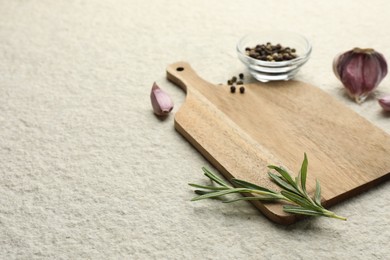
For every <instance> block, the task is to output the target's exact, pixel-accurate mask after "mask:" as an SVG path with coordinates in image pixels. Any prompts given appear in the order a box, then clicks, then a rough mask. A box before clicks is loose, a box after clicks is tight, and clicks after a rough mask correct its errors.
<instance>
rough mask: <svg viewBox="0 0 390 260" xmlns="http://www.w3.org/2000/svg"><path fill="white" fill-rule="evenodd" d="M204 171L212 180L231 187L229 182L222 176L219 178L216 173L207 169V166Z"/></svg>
mask: <svg viewBox="0 0 390 260" xmlns="http://www.w3.org/2000/svg"><path fill="white" fill-rule="evenodd" d="M202 170H203V172H204V175H206V176H207V177H209V178H210V179H211V180H213V181H215V182H216V183H218V184H219V185H221V186H224V187H230V186H229V185H228V184H226V182H224V181H223V180H222V179H221V178H219V177H218V176H217V175H215V174H214V173H212V172H210V171H209V170H208V169H206V168H205V167H203V168H202Z"/></svg>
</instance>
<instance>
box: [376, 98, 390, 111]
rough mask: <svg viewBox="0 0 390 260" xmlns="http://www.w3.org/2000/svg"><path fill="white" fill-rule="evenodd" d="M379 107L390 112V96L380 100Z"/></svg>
mask: <svg viewBox="0 0 390 260" xmlns="http://www.w3.org/2000/svg"><path fill="white" fill-rule="evenodd" d="M378 102H379V105H381V107H382V108H383V110H385V111H390V95H387V96H383V97H381V98H380V99H378Z"/></svg>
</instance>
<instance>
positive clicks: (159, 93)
mask: <svg viewBox="0 0 390 260" xmlns="http://www.w3.org/2000/svg"><path fill="white" fill-rule="evenodd" d="M150 100H151V102H152V107H153V111H154V113H155V114H156V115H158V116H165V115H168V114H169V112H171V111H172V109H173V101H172V99H171V98H170V96H169V95H168V94H167V93H166V92H165V91H163V90H162V89H161V88H160V87H159V86H158V85H157V84H156V82H154V83H153V86H152V91H151V93H150Z"/></svg>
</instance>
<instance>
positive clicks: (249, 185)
mask: <svg viewBox="0 0 390 260" xmlns="http://www.w3.org/2000/svg"><path fill="white" fill-rule="evenodd" d="M231 181H232V183H233V184H236V185H238V186H241V187H243V188H248V189H251V190H260V191H265V192H269V193H276V192H274V191H272V190H269V189H266V188H264V187H260V186H258V185H256V184H253V183H250V182H247V181H243V180H240V179H232V180H231Z"/></svg>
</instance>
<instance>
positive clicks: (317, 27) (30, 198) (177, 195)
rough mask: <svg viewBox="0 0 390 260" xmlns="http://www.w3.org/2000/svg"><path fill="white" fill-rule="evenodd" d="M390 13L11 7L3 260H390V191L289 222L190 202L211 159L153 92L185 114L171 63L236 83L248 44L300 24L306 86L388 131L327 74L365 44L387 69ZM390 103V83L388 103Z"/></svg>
mask: <svg viewBox="0 0 390 260" xmlns="http://www.w3.org/2000/svg"><path fill="white" fill-rule="evenodd" d="M389 9H390V3H389V2H388V1H385V0H383V1H376V0H374V1H370V2H367V1H343V2H340V1H326V2H325V1H324V2H316V3H314V2H313V1H309V0H307V1H294V2H291V3H285V2H282V1H274V0H272V1H271V0H270V1H246V2H245V3H243V2H239V1H216V0H212V1H203V0H200V1H196V2H194V1H134V0H132V1H81V0H79V1H65V0H58V1H29V0H15V1H6V0H0V160H1V163H0V174H1V182H0V258H1V259H33V258H48V259H49V258H50V259H53V258H63V259H80V258H84V259H86V258H87V259H88V258H91V259H118V258H128V259H196V258H201V259H244V258H245V259H259V258H260V257H259V256H263V257H264V258H266V259H281V258H283V257H288V258H289V259H312V258H314V257H315V256H317V257H318V258H320V259H321V258H322V259H324V258H329V257H330V256H332V257H333V258H335V259H346V258H355V259H386V258H388V254H389V253H390V249H389V248H388V247H386V246H385V245H386V244H387V243H388V239H389V237H390V229H389V226H390V189H389V187H388V185H389V184H388V183H385V184H384V185H381V186H379V187H377V188H375V189H372V190H371V191H369V192H368V193H365V194H363V195H361V196H358V197H356V198H354V199H351V200H349V201H347V202H345V203H342V204H340V205H339V206H337V207H333V208H332V209H333V210H334V211H336V212H337V213H339V214H340V215H344V216H347V217H348V218H349V219H348V221H347V222H341V221H335V220H329V219H306V220H304V221H302V222H299V223H297V224H295V225H292V226H288V227H280V226H277V225H275V224H273V223H272V222H270V221H269V220H267V219H266V218H265V217H263V216H262V215H261V214H260V213H258V211H257V210H256V209H254V208H253V206H251V204H249V203H246V202H242V203H237V204H235V205H225V204H221V203H218V202H216V201H211V200H210V201H202V202H198V203H192V202H190V201H189V200H190V198H191V197H192V196H193V193H192V192H191V189H190V188H189V187H188V186H187V183H188V182H203V181H204V178H203V176H202V174H201V169H200V168H201V167H202V166H208V165H209V164H208V162H207V161H205V159H204V158H203V157H202V156H200V155H199V154H198V152H197V151H196V150H195V149H194V148H193V147H192V146H191V145H189V144H188V143H187V142H186V141H185V140H184V139H183V138H182V137H181V136H180V135H179V134H178V133H177V132H175V130H174V128H173V116H172V115H171V116H170V117H168V118H167V119H166V120H159V119H157V118H156V117H155V116H154V115H153V113H152V111H151V105H150V99H149V91H150V89H151V86H152V83H153V81H157V83H158V84H159V85H160V86H161V87H162V88H163V89H164V90H166V91H167V92H169V93H170V94H171V96H172V98H173V99H174V101H175V104H176V107H175V109H174V111H173V113H175V112H176V111H177V109H178V108H179V107H180V105H181V104H182V103H183V101H184V97H185V96H184V93H183V92H182V90H181V89H179V88H178V87H176V86H174V85H173V84H171V83H169V82H168V81H167V80H166V79H165V67H166V66H167V65H168V64H170V63H172V62H175V61H178V60H186V61H188V62H190V63H191V65H192V66H193V68H194V69H195V70H196V71H197V72H198V73H199V74H200V75H202V77H204V78H205V79H207V80H208V81H210V82H214V83H218V82H225V81H226V79H227V78H229V77H231V76H232V75H235V74H238V73H239V72H242V71H244V68H243V66H242V65H241V64H240V62H239V61H238V59H237V58H236V54H235V43H236V41H237V40H238V38H239V37H240V36H241V35H243V34H245V33H248V32H250V31H253V30H258V29H262V28H269V27H270V26H274V27H275V28H280V29H286V28H288V29H291V30H294V31H298V32H301V33H303V34H305V35H306V36H307V37H308V38H309V39H310V40H311V42H312V44H313V47H314V49H313V55H312V58H311V59H310V61H309V62H308V63H307V64H306V65H305V67H304V68H303V69H302V70H301V72H300V73H299V75H298V77H297V78H298V79H299V80H302V81H306V82H308V83H311V84H313V85H316V86H319V87H321V88H322V89H324V90H325V91H327V92H328V93H329V94H331V95H333V96H334V97H336V98H337V99H339V100H340V101H341V102H343V103H345V105H346V106H348V107H350V108H352V109H353V110H355V111H357V112H358V113H359V114H361V115H362V116H364V117H366V118H367V119H369V120H370V121H372V122H373V123H374V124H375V125H377V126H378V127H380V128H382V129H384V130H385V131H386V132H388V133H390V116H389V115H385V114H383V113H382V112H381V109H380V107H379V105H378V104H377V102H376V100H375V99H374V98H373V99H370V100H368V101H366V102H365V103H364V104H362V105H360V106H359V105H356V104H354V103H353V102H351V101H350V100H349V99H347V98H346V97H345V96H344V94H343V91H342V90H341V87H340V83H339V82H338V81H337V80H336V78H335V77H334V76H333V74H332V70H331V66H330V65H331V62H332V59H333V57H334V55H336V54H337V53H338V52H340V51H343V50H347V49H349V48H352V47H355V46H360V47H373V48H375V49H377V50H380V51H381V52H382V53H383V54H384V55H385V56H386V57H387V58H388V59H389V58H390V35H389V34H387V33H385V32H387V31H388V28H387V27H388V26H387V25H388V24H389V22H390V18H389V16H388V14H387V13H386V12H385V11H384V10H389ZM386 92H387V93H390V77H389V76H388V77H387V78H386V79H385V80H384V81H383V82H382V84H381V85H380V87H379V88H378V91H377V94H378V95H379V94H381V93H386ZM367 134H369V133H367ZM297 164H299V163H297ZM297 166H299V165H297Z"/></svg>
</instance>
